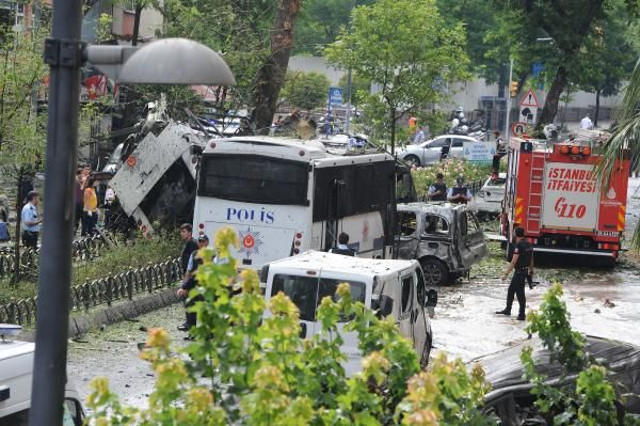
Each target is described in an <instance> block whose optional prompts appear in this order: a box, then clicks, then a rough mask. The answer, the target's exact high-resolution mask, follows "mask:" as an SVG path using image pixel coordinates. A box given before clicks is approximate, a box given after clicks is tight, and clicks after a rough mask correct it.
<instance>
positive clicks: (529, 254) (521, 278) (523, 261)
mask: <svg viewBox="0 0 640 426" xmlns="http://www.w3.org/2000/svg"><path fill="white" fill-rule="evenodd" d="M515 235H516V245H515V248H514V250H513V257H512V258H511V263H509V266H508V267H507V270H506V271H505V273H504V274H503V275H502V280H503V281H504V280H506V279H507V276H509V273H510V272H511V270H512V269H513V270H515V272H514V274H513V277H512V278H511V283H510V284H509V290H508V291H507V307H506V308H505V309H504V310H502V311H498V312H496V314H498V315H507V316H509V315H511V306H512V305H513V296H514V294H515V296H516V297H517V298H518V305H519V307H520V310H519V312H518V320H520V321H524V320H525V314H524V312H525V309H526V307H527V299H526V297H525V295H524V284H525V281H527V280H528V276H531V275H533V245H532V244H531V243H530V242H529V241H527V240H526V239H525V238H524V229H522V228H521V227H517V228H516V229H515ZM529 281H530V280H529ZM529 286H530V287H531V284H529Z"/></svg>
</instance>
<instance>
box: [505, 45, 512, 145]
mask: <svg viewBox="0 0 640 426" xmlns="http://www.w3.org/2000/svg"><path fill="white" fill-rule="evenodd" d="M512 79H513V57H511V58H509V85H511V80H512ZM510 115H511V93H509V97H508V98H507V119H506V120H507V122H506V124H505V137H506V141H507V146H509V142H510V141H511V128H510V127H511V126H509V120H510V118H511V117H509V116H510Z"/></svg>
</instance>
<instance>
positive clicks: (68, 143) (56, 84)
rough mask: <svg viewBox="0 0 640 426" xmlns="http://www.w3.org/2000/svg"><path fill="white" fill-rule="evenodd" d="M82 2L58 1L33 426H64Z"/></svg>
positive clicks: (48, 50) (48, 52)
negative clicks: (62, 425)
mask: <svg viewBox="0 0 640 426" xmlns="http://www.w3.org/2000/svg"><path fill="white" fill-rule="evenodd" d="M81 12H82V0H54V1H53V19H52V29H51V39H49V40H47V42H46V45H45V62H46V63H48V64H49V65H50V66H51V69H50V72H51V74H50V76H51V78H50V82H51V83H50V87H49V89H50V94H49V122H48V127H47V155H46V173H45V182H46V192H45V198H44V229H43V233H42V251H41V253H42V255H41V256H40V274H39V279H38V306H37V322H36V352H35V362H34V371H33V387H32V390H31V407H32V408H31V411H30V415H29V424H30V425H32V426H40V425H61V424H62V416H63V403H64V389H65V383H66V370H67V369H66V367H67V338H68V332H69V286H70V281H71V243H72V240H73V236H72V232H73V228H74V227H73V223H74V208H73V204H74V197H75V191H74V184H73V182H74V175H75V173H74V172H75V166H76V151H77V149H76V142H77V137H78V109H79V90H80V78H79V77H80V74H79V71H80V66H81V64H82V59H81V57H82V55H81V53H82V49H81V45H80V28H81V23H82V14H81Z"/></svg>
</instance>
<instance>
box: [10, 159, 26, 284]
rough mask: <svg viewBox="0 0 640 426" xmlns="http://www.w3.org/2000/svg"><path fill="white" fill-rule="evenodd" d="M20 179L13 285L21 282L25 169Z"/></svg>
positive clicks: (19, 176) (17, 193)
mask: <svg viewBox="0 0 640 426" xmlns="http://www.w3.org/2000/svg"><path fill="white" fill-rule="evenodd" d="M17 175H18V178H17V181H16V182H17V185H16V189H17V191H16V232H15V235H14V238H15V243H14V245H13V256H14V259H15V264H14V268H13V277H12V279H11V283H12V284H17V283H18V282H19V281H20V237H21V235H22V232H20V228H21V224H22V205H23V203H22V201H23V200H22V197H20V195H21V194H22V178H23V177H24V169H23V168H22V167H20V169H18V174H17Z"/></svg>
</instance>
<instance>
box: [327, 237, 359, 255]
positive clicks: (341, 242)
mask: <svg viewBox="0 0 640 426" xmlns="http://www.w3.org/2000/svg"><path fill="white" fill-rule="evenodd" d="M330 253H335V254H343V255H345V256H355V255H356V251H355V250H353V249H351V248H349V234H347V233H346V232H341V233H340V235H338V245H337V247H334V248H332V249H331V250H330Z"/></svg>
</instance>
